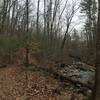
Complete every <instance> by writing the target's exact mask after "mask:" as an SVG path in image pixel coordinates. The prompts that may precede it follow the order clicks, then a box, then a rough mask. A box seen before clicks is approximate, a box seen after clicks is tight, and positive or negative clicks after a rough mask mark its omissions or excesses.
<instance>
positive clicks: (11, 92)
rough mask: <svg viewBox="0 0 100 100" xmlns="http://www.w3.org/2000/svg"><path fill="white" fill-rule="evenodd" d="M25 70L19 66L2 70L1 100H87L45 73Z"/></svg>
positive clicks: (0, 74)
mask: <svg viewBox="0 0 100 100" xmlns="http://www.w3.org/2000/svg"><path fill="white" fill-rule="evenodd" d="M23 69H25V67H24V66H18V65H8V66H7V67H5V68H0V100H85V99H83V97H84V96H83V95H81V94H78V93H76V92H75V91H71V86H70V87H68V88H65V87H62V83H61V82H60V81H58V80H56V79H54V78H53V77H50V76H48V75H45V74H43V72H39V71H30V70H23ZM73 98H74V99H73ZM75 98H76V99H75Z"/></svg>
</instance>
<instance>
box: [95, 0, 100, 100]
mask: <svg viewBox="0 0 100 100" xmlns="http://www.w3.org/2000/svg"><path fill="white" fill-rule="evenodd" d="M98 5H99V6H98V24H97V34H96V36H97V40H96V76H95V80H96V82H95V98H94V100H100V0H98Z"/></svg>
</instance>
